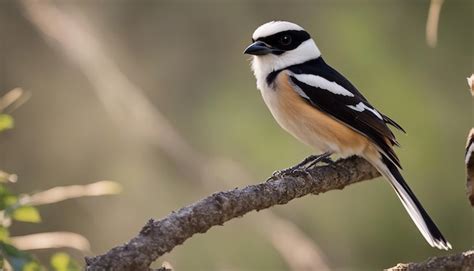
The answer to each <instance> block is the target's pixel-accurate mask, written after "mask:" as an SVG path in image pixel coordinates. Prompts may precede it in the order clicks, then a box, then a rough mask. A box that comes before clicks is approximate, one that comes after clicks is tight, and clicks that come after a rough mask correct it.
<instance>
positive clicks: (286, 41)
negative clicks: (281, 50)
mask: <svg viewBox="0 0 474 271" xmlns="http://www.w3.org/2000/svg"><path fill="white" fill-rule="evenodd" d="M291 41H292V40H291V36H290V35H284V36H282V37H281V38H280V44H281V45H283V46H288V45H290V44H291Z"/></svg>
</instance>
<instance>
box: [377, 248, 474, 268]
mask: <svg viewBox="0 0 474 271" xmlns="http://www.w3.org/2000/svg"><path fill="white" fill-rule="evenodd" d="M385 270H386V271H455V270H456V271H469V270H474V250H469V251H466V252H461V253H459V254H453V255H447V256H439V257H433V258H429V259H428V260H426V261H424V262H421V263H399V264H397V266H394V267H392V268H389V269H385Z"/></svg>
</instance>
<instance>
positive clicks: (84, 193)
mask: <svg viewBox="0 0 474 271" xmlns="http://www.w3.org/2000/svg"><path fill="white" fill-rule="evenodd" d="M121 191H122V186H121V185H120V184H118V183H117V182H114V181H107V180H104V181H98V182H95V183H91V184H85V185H69V186H56V187H53V188H51V189H48V190H45V191H41V192H37V193H34V194H32V195H21V197H20V203H21V204H22V205H26V204H28V205H44V204H51V203H56V202H59V201H63V200H68V199H74V198H82V197H94V196H104V195H116V194H119V193H120V192H121Z"/></svg>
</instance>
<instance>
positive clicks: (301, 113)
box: [244, 21, 451, 250]
mask: <svg viewBox="0 0 474 271" xmlns="http://www.w3.org/2000/svg"><path fill="white" fill-rule="evenodd" d="M252 42H253V43H252V44H251V45H250V46H248V47H247V48H246V49H245V51H244V53H245V54H250V55H253V59H252V69H253V72H254V74H255V77H256V79H257V87H258V89H259V90H260V91H261V94H262V96H263V100H264V101H265V103H266V105H267V106H268V108H269V109H270V111H271V113H272V115H273V117H274V118H275V119H276V121H277V122H278V124H279V125H280V126H281V127H282V128H283V129H284V130H286V131H287V132H289V133H290V134H291V135H293V136H294V137H296V138H297V139H299V140H300V141H301V142H303V143H305V144H307V145H309V146H311V147H313V148H316V149H318V150H320V151H322V152H323V154H322V155H318V156H316V155H314V156H310V157H309V158H307V159H305V160H304V161H303V162H302V163H300V164H298V165H297V166H295V167H292V168H289V169H288V170H289V171H292V170H297V169H300V168H301V167H304V168H306V167H308V165H310V166H311V165H312V164H314V163H315V162H317V161H321V160H322V159H327V158H328V157H329V156H330V155H331V154H334V153H337V154H339V155H341V156H342V157H347V156H351V155H358V156H360V157H363V158H364V159H366V160H367V161H368V162H370V163H371V164H372V165H373V166H374V167H375V168H376V169H377V170H378V171H379V172H380V173H381V174H382V175H383V176H384V177H385V178H386V179H387V180H388V181H389V182H390V184H391V185H392V187H393V188H394V189H395V192H396V193H397V195H398V197H399V198H400V200H401V202H402V203H403V206H404V207H405V209H406V210H407V211H408V214H409V215H410V217H411V219H412V220H413V221H414V222H415V224H416V226H417V227H418V229H419V230H420V232H421V234H422V235H423V237H424V238H425V239H426V241H428V243H429V244H430V245H431V246H432V247H437V248H439V249H445V250H448V249H450V248H451V245H450V244H449V242H447V241H446V239H445V238H444V237H443V235H442V234H441V232H440V231H439V229H438V227H437V226H436V225H435V223H434V222H433V220H431V218H430V217H429V215H428V214H427V213H426V211H425V210H424V209H423V207H422V206H421V204H420V202H419V201H418V199H417V198H416V197H415V195H414V193H413V192H412V191H411V189H410V187H409V186H408V184H407V183H406V182H405V180H404V179H403V177H402V175H401V174H400V171H399V169H401V165H400V161H399V159H398V157H397V155H396V154H395V152H394V150H393V146H394V145H398V143H397V140H396V139H395V136H394V135H393V133H392V132H391V130H390V129H389V128H388V126H387V124H389V125H391V126H393V127H395V128H397V129H399V130H401V131H403V132H404V130H403V128H402V127H401V126H400V125H398V124H397V123H396V122H395V121H393V120H392V119H390V118H389V117H387V116H386V115H384V114H382V113H381V112H379V111H378V110H377V109H375V108H374V107H373V106H372V105H371V104H370V103H369V102H368V101H367V99H366V98H365V97H364V96H362V94H361V93H360V92H359V91H358V90H357V88H356V87H355V86H354V85H353V84H351V82H349V80H347V79H346V78H345V77H344V76H343V75H341V74H340V73H339V72H337V71H336V70H335V69H333V68H332V67H330V66H329V65H328V64H326V62H325V61H324V60H323V58H322V57H321V52H320V51H319V49H318V47H317V46H316V43H315V42H314V40H313V39H312V38H311V36H310V35H309V34H308V32H306V31H305V30H304V29H303V28H302V27H300V26H299V25H296V24H294V23H290V22H285V21H272V22H269V23H266V24H264V25H262V26H260V27H258V28H257V30H255V32H254V33H253V36H252Z"/></svg>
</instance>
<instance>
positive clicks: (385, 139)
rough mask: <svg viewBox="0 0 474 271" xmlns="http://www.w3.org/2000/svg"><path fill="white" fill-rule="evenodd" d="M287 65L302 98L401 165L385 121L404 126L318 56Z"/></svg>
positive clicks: (393, 138)
mask: <svg viewBox="0 0 474 271" xmlns="http://www.w3.org/2000/svg"><path fill="white" fill-rule="evenodd" d="M287 69H288V70H290V71H291V72H292V73H293V74H290V80H291V81H292V83H293V84H294V85H295V86H297V87H298V88H299V89H300V90H301V92H300V96H301V97H302V98H304V99H306V100H307V101H308V102H309V103H310V104H311V105H312V106H314V107H316V108H318V109H319V110H321V111H323V112H326V113H327V114H329V115H330V116H332V117H334V118H335V119H337V120H339V121H341V122H343V123H345V124H346V125H348V126H349V127H351V128H353V129H354V130H356V131H358V132H359V133H362V134H364V135H366V136H367V137H368V138H370V139H371V140H372V141H373V142H374V143H376V144H377V145H378V146H379V148H380V149H381V150H382V151H383V153H385V154H386V155H387V156H388V158H389V159H390V160H392V161H393V162H394V163H395V164H396V165H397V166H399V167H400V162H399V160H398V158H397V155H396V154H395V152H394V151H393V149H392V145H398V142H397V140H396V139H395V136H394V134H393V133H392V131H390V129H389V128H388V126H387V124H390V125H392V126H394V127H396V128H398V129H400V130H402V131H404V130H403V129H402V128H401V127H400V125H398V124H397V123H396V122H395V121H393V120H392V119H390V118H389V117H387V116H385V115H383V114H381V113H379V112H378V111H377V110H376V109H375V108H374V107H373V106H372V105H370V103H369V102H368V101H367V99H366V98H365V97H364V96H362V94H361V93H360V92H359V91H358V90H357V89H356V88H355V87H354V86H353V85H352V84H351V83H350V82H349V81H348V80H347V79H346V78H345V77H344V76H343V75H341V74H340V73H339V72H337V71H336V70H334V69H333V68H331V67H330V66H329V65H327V64H326V63H325V62H324V60H323V59H322V58H321V57H319V58H317V59H313V60H310V61H308V62H305V63H303V64H298V65H294V66H291V67H289V68H287ZM304 79H314V80H312V81H311V80H304ZM315 82H316V83H315ZM341 87H342V88H341Z"/></svg>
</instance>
